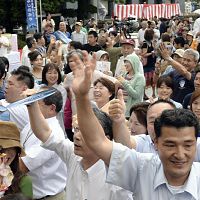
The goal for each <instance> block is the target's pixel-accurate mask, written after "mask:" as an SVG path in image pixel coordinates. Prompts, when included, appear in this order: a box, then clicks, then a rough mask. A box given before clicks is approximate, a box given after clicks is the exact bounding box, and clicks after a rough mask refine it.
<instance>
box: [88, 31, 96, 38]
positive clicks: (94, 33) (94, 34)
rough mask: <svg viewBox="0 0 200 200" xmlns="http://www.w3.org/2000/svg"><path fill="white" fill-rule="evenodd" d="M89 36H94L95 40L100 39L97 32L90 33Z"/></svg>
mask: <svg viewBox="0 0 200 200" xmlns="http://www.w3.org/2000/svg"><path fill="white" fill-rule="evenodd" d="M88 35H93V36H94V37H95V38H97V37H98V34H97V32H96V31H89V32H88Z"/></svg>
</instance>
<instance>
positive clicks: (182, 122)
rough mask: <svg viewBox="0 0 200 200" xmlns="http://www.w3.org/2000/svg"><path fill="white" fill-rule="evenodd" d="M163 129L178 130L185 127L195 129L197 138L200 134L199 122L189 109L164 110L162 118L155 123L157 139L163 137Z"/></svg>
mask: <svg viewBox="0 0 200 200" xmlns="http://www.w3.org/2000/svg"><path fill="white" fill-rule="evenodd" d="M162 127H175V128H177V129H179V128H184V127H194V128H195V137H196V138H197V135H198V133H199V120H198V119H197V117H196V116H195V114H194V113H193V112H192V111H190V110H188V109H174V110H164V111H163V112H162V114H161V116H160V117H158V118H157V119H156V120H155V122H154V130H155V134H156V137H157V138H158V137H160V136H161V128H162Z"/></svg>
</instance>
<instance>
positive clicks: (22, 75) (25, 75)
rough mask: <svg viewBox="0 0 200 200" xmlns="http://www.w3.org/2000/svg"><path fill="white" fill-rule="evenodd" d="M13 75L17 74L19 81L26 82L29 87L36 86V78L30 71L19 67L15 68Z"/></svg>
mask: <svg viewBox="0 0 200 200" xmlns="http://www.w3.org/2000/svg"><path fill="white" fill-rule="evenodd" d="M11 75H13V76H17V81H22V82H24V83H25V84H26V85H27V87H28V88H29V89H32V88H34V78H33V75H32V74H31V73H30V72H28V71H25V70H23V69H20V68H18V69H14V70H13V71H12V72H11Z"/></svg>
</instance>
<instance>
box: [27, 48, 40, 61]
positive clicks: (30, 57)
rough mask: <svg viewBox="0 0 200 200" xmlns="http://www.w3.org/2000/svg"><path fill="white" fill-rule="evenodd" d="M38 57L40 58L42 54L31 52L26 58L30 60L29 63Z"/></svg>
mask: <svg viewBox="0 0 200 200" xmlns="http://www.w3.org/2000/svg"><path fill="white" fill-rule="evenodd" d="M38 56H41V57H42V54H41V53H40V52H39V51H31V52H30V53H29V54H28V57H29V59H30V61H31V62H33V61H35V60H36V59H37V57H38Z"/></svg>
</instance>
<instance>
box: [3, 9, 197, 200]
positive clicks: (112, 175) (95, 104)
mask: <svg viewBox="0 0 200 200" xmlns="http://www.w3.org/2000/svg"><path fill="white" fill-rule="evenodd" d="M56 27H57V25H56V24H55V22H54V20H53V19H52V18H51V15H50V14H49V13H48V15H47V18H46V19H44V20H43V23H42V32H41V33H39V32H37V33H34V34H33V35H32V36H28V37H27V39H26V46H25V47H24V48H23V50H22V56H21V62H22V65H21V66H20V67H19V68H17V69H14V70H12V71H11V70H9V61H8V59H6V58H5V57H0V106H1V107H2V106H3V107H7V110H6V111H5V112H0V197H1V199H2V200H9V199H16V200H31V199H34V200H44V199H45V200H66V199H67V200H75V199H77V200H80V199H83V200H85V199H88V200H94V199H99V200H102V199H103V200H117V199H119V200H122V199H124V200H125V199H127V200H132V199H133V200H149V199H155V200H161V199H162V200H165V199H166V200H169V199H181V200H184V199H185V200H186V199H187V200H188V199H196V200H197V199H199V198H200V189H199V188H200V173H199V170H200V164H199V162H200V139H199V136H200V129H199V120H200V69H199V61H200V57H199V53H200V40H199V37H200V18H198V19H196V20H195V21H194V23H193V22H192V21H191V20H189V19H188V18H182V17H179V16H175V17H172V18H171V19H157V18H156V17H154V19H152V20H145V19H143V20H141V22H140V29H139V31H138V36H137V39H136V40H137V41H136V40H134V39H133V38H129V37H128V38H127V36H126V34H125V33H124V32H123V30H122V29H120V27H118V26H117V23H115V21H113V23H112V25H111V26H110V27H108V26H106V23H105V24H98V23H97V22H96V21H95V19H91V20H90V21H89V23H88V24H87V25H86V26H85V25H84V21H82V20H80V21H77V22H76V23H75V24H74V25H70V24H66V22H64V21H61V22H60V23H59V25H58V27H59V29H58V30H56ZM72 30H73V31H72ZM1 47H2V46H0V48H1ZM3 48H5V46H4V47H3ZM52 87H53V88H55V91H56V92H55V93H54V94H52V95H51V96H48V97H45V98H44V99H41V100H39V101H35V102H32V103H30V104H29V105H24V104H18V105H17V106H9V105H12V104H13V103H14V102H17V101H19V100H22V99H25V98H26V97H27V96H30V95H32V94H35V93H37V92H41V91H45V90H48V89H49V88H52ZM149 91H151V92H149Z"/></svg>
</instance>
